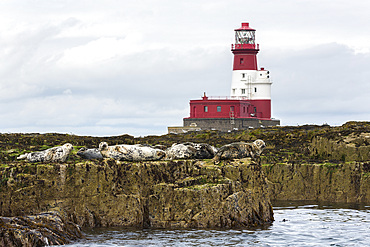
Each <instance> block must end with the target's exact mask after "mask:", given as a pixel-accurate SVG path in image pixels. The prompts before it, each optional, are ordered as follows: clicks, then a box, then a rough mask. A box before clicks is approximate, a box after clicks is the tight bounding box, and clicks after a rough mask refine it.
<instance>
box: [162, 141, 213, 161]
mask: <svg viewBox="0 0 370 247" xmlns="http://www.w3.org/2000/svg"><path fill="white" fill-rule="evenodd" d="M216 152H217V149H216V148H215V147H213V146H211V145H209V144H207V143H192V142H185V143H180V144H177V143H175V144H173V145H172V146H171V147H169V148H167V149H166V159H167V160H173V159H211V158H213V157H214V156H215V154H216Z"/></svg>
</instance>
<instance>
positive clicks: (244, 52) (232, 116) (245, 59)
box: [169, 23, 280, 132]
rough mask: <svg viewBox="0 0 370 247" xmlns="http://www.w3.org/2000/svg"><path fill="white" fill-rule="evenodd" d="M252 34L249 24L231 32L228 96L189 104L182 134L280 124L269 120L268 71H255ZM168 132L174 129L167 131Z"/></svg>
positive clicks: (254, 44)
mask: <svg viewBox="0 0 370 247" xmlns="http://www.w3.org/2000/svg"><path fill="white" fill-rule="evenodd" d="M255 32H256V30H255V29H253V28H251V27H249V23H242V24H241V27H240V28H238V29H235V43H234V44H232V45H231V51H232V53H233V54H234V61H233V72H232V80H231V92H230V96H225V97H220V96H217V97H208V96H206V94H205V93H204V96H203V97H202V98H201V99H197V100H190V117H187V118H184V119H183V120H184V127H183V129H182V131H186V128H189V129H191V128H197V129H198V130H199V129H203V130H212V129H215V130H221V131H230V130H236V129H248V128H251V127H254V128H258V127H263V126H276V125H279V124H280V120H276V119H272V118H271V84H272V82H271V79H270V72H269V71H268V70H265V69H264V68H260V69H258V65H257V53H258V52H259V45H258V44H256V42H255V37H256V36H255ZM170 128H172V129H170ZM169 132H178V129H175V128H174V127H169Z"/></svg>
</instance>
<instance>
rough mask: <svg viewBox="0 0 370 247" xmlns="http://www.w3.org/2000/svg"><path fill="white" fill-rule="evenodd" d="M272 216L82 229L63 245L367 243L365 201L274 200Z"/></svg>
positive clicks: (369, 215)
mask: <svg viewBox="0 0 370 247" xmlns="http://www.w3.org/2000/svg"><path fill="white" fill-rule="evenodd" d="M274 218H275V221H274V222H273V224H271V225H269V226H265V227H259V228H255V229H227V230H225V229H127V228H94V229H84V232H85V234H86V238H85V239H82V240H79V241H76V242H74V243H72V244H70V245H66V246H69V247H77V246H78V247H83V246H96V247H98V246H99V247H100V246H156V247H159V246H370V206H366V205H358V204H332V203H324V204H318V203H314V202H312V203H307V202H292V201H290V202H288V201H287V202H275V203H274Z"/></svg>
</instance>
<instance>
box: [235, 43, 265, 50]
mask: <svg viewBox="0 0 370 247" xmlns="http://www.w3.org/2000/svg"><path fill="white" fill-rule="evenodd" d="M246 49H252V50H259V44H231V50H232V51H234V50H246Z"/></svg>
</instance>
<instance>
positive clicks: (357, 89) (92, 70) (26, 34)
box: [0, 0, 370, 135]
mask: <svg viewBox="0 0 370 247" xmlns="http://www.w3.org/2000/svg"><path fill="white" fill-rule="evenodd" d="M37 3H38V4H35V2H33V1H31V2H30V1H24V0H15V1H2V2H1V3H0V54H1V56H0V107H1V108H0V117H1V120H2V121H1V123H0V131H1V132H8V131H11V132H66V133H69V132H73V133H75V134H86V135H116V134H123V133H128V134H133V135H149V134H163V133H166V131H167V126H173V125H182V118H184V117H188V114H189V100H190V99H197V98H200V97H201V96H202V94H203V92H207V95H209V96H227V95H228V94H229V91H230V83H231V70H232V54H231V52H230V44H231V43H232V42H233V38H234V33H233V31H234V29H235V28H238V27H239V25H240V22H242V21H249V22H251V26H252V27H253V28H256V29H257V42H258V43H260V44H261V46H260V48H261V51H260V53H259V55H258V61H259V65H260V66H261V67H265V68H266V69H269V70H270V72H271V77H272V79H273V82H274V84H273V86H272V102H273V116H274V117H276V118H279V119H281V121H282V124H297V123H299V124H304V123H318V124H321V123H323V122H327V123H329V124H341V123H343V122H345V121H348V120H368V119H369V118H370V117H369V110H368V109H367V108H368V92H369V91H370V90H369V82H368V78H369V76H370V75H369V72H368V71H369V70H368V69H367V68H368V67H369V64H370V60H369V44H368V42H367V40H368V39H369V38H370V33H369V31H368V30H367V29H366V28H364V23H368V21H369V15H368V14H367V12H366V10H367V9H368V7H369V3H368V2H366V1H360V2H356V3H353V4H351V5H348V3H347V2H345V1H342V0H340V1H335V3H334V2H333V1H322V0H320V1H318V0H314V1H310V2H307V1H303V2H297V1H293V0H284V1H280V2H271V1H259V2H250V1H242V0H236V1H221V0H215V1H201V2H199V1H187V2H186V3H182V2H181V3H180V2H176V1H168V0H159V1H156V3H155V4H154V3H153V2H152V1H149V0H139V1H115V0H107V1H105V2H104V3H102V2H101V1H95V0H92V1H89V3H88V4H86V1H79V0H74V1H72V0H66V1H61V2H55V1H43V0H41V1H37ZM20 6H22V7H20ZM312 16H315V18H312ZM343 16H345V17H346V18H343Z"/></svg>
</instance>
